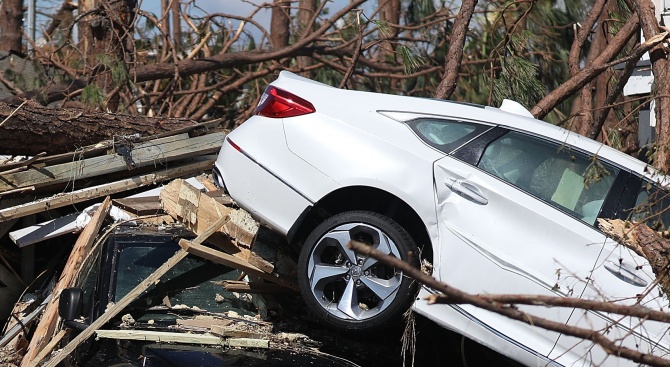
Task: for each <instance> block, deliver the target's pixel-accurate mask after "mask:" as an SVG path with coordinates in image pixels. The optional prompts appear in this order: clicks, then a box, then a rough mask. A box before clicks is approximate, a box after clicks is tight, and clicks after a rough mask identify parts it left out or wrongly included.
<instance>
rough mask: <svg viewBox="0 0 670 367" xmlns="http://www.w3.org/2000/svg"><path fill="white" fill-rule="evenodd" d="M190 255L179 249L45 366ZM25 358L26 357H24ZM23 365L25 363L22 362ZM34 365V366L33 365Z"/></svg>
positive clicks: (197, 240) (59, 358)
mask: <svg viewBox="0 0 670 367" xmlns="http://www.w3.org/2000/svg"><path fill="white" fill-rule="evenodd" d="M226 220H227V218H221V220H220V221H217V222H216V223H215V224H216V225H219V226H221V225H222V223H225V221H226ZM214 231H216V228H211V229H209V230H206V231H204V233H203V235H202V236H198V237H196V238H195V239H194V240H193V243H196V244H200V243H202V241H204V240H206V239H207V236H209V235H210V234H211V233H213V232H214ZM187 255H188V252H186V251H184V250H181V249H180V250H178V251H177V252H175V254H174V255H173V256H172V257H171V258H169V259H168V260H167V261H166V262H165V263H163V265H161V266H160V267H158V269H156V270H155V271H154V272H153V273H151V274H150V275H149V276H148V277H147V278H146V279H144V280H143V281H142V282H141V283H140V284H138V285H137V286H135V288H133V289H132V290H131V291H130V292H128V294H126V295H125V296H124V297H123V298H121V300H119V301H118V302H117V303H116V304H114V305H113V306H111V307H109V308H107V310H106V311H105V313H104V314H102V315H100V317H98V318H97V319H96V320H95V321H93V322H92V323H91V324H90V325H89V326H88V327H87V328H86V329H84V330H83V331H82V332H81V333H79V335H77V336H76V337H75V338H74V339H72V340H71V341H70V343H68V344H67V345H66V346H65V347H64V348H63V349H61V350H59V351H57V352H56V353H54V354H53V356H52V358H51V359H50V360H49V361H47V362H46V363H45V364H44V367H56V365H58V364H59V363H60V362H61V361H63V359H65V357H67V356H68V355H69V354H70V353H72V352H73V351H74V350H75V349H76V348H77V347H78V346H79V345H81V343H83V342H84V341H86V339H88V338H89V337H90V336H91V335H93V334H94V333H95V332H96V330H98V329H99V328H100V327H102V326H103V325H105V324H106V323H108V322H109V320H111V319H112V318H114V317H115V316H116V315H118V314H119V313H120V312H121V311H123V309H125V308H126V307H127V306H128V305H130V304H131V303H132V302H133V301H135V300H136V299H137V298H138V297H139V296H140V295H142V293H144V292H145V291H146V290H147V289H148V288H149V287H151V286H152V285H153V284H155V283H157V282H159V281H160V278H161V277H162V276H163V275H165V273H167V272H168V271H170V269H172V268H173V267H174V266H175V265H177V264H178V263H179V262H180V261H181V260H182V259H184V258H185V257H186V256H187ZM24 360H25V358H24ZM40 362H41V361H38V360H35V361H34V362H33V366H36V365H39V364H40ZM22 366H23V364H22ZM31 367H32V366H31Z"/></svg>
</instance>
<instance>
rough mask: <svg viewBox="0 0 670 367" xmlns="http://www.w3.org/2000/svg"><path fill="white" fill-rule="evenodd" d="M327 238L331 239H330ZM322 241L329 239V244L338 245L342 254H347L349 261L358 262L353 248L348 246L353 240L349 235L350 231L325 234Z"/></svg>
mask: <svg viewBox="0 0 670 367" xmlns="http://www.w3.org/2000/svg"><path fill="white" fill-rule="evenodd" d="M327 239H331V240H330V241H328V240H327ZM322 241H328V244H329V245H336V246H337V248H338V250H340V252H341V253H342V255H344V256H346V258H347V261H349V262H350V263H352V264H356V254H355V253H354V251H353V250H352V249H350V248H349V247H347V245H348V244H349V242H350V241H351V236H349V232H346V231H341V232H331V233H328V234H327V235H325V236H323V238H322Z"/></svg>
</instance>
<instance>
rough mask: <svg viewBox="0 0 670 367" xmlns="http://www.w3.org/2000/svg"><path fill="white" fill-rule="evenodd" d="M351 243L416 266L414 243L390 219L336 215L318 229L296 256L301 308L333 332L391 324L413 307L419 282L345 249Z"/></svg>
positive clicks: (375, 215)
mask: <svg viewBox="0 0 670 367" xmlns="http://www.w3.org/2000/svg"><path fill="white" fill-rule="evenodd" d="M352 239H355V240H358V241H361V242H364V243H367V244H369V245H371V246H373V247H374V248H376V249H377V250H380V251H382V252H384V253H386V254H391V255H393V256H395V257H397V258H399V259H402V260H404V261H407V262H409V263H410V264H412V265H413V266H415V267H416V266H418V265H419V258H418V251H417V247H416V244H415V243H414V240H413V239H412V237H410V235H409V233H408V232H407V231H406V230H405V229H404V228H402V227H401V226H400V225H398V224H397V223H396V222H395V221H394V220H392V219H391V218H388V217H386V216H384V215H381V214H378V213H374V212H369V211H349V212H344V213H340V214H337V215H334V216H332V217H330V218H328V219H327V220H325V221H324V222H323V223H321V224H320V225H319V226H317V227H316V228H315V229H314V230H313V231H312V232H311V234H310V235H309V236H308V237H307V239H306V240H305V243H304V245H303V247H302V250H301V252H300V258H299V261H298V281H299V283H300V291H301V293H302V295H303V298H304V300H305V303H306V304H307V306H308V307H309V308H310V309H311V310H312V311H313V312H314V313H315V314H316V316H317V317H318V318H319V319H321V320H323V321H324V322H325V323H326V324H328V325H330V326H332V327H335V328H337V329H341V330H359V331H369V330H374V329H378V328H381V327H384V326H387V325H390V323H393V322H395V321H397V320H398V319H399V318H400V316H402V314H403V313H404V312H405V311H406V310H407V309H408V308H409V307H410V305H411V304H412V303H413V302H414V299H415V297H416V294H417V292H418V283H417V282H416V281H415V280H414V279H411V278H409V277H406V276H403V274H402V272H400V271H399V270H397V269H395V268H393V267H389V266H386V265H383V264H381V263H380V262H377V261H376V260H374V259H372V258H366V257H364V256H362V255H360V254H357V253H355V252H354V251H353V250H351V249H349V248H347V244H348V243H349V241H351V240H352Z"/></svg>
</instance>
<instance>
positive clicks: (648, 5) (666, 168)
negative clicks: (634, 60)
mask: <svg viewBox="0 0 670 367" xmlns="http://www.w3.org/2000/svg"><path fill="white" fill-rule="evenodd" d="M633 7H634V8H635V11H636V12H637V13H638V14H639V16H640V25H641V27H642V33H643V34H644V38H645V40H650V39H652V38H653V37H655V36H657V35H659V33H660V30H659V20H658V19H656V13H655V11H654V3H653V2H652V1H651V0H633ZM649 57H650V59H651V71H652V73H653V75H654V86H655V90H652V91H651V93H652V95H653V96H654V98H655V100H656V111H655V113H656V145H657V148H658V151H657V152H656V160H655V162H654V165H655V166H656V168H658V169H660V170H661V171H663V172H666V173H667V172H670V83H668V82H667V80H668V76H670V62H668V59H667V56H666V53H665V50H664V47H663V45H660V44H659V45H658V46H656V47H655V48H653V49H652V50H650V51H649Z"/></svg>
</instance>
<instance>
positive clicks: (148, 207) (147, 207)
mask: <svg viewBox="0 0 670 367" xmlns="http://www.w3.org/2000/svg"><path fill="white" fill-rule="evenodd" d="M112 202H113V203H114V205H116V206H118V207H119V208H121V209H123V210H125V211H127V212H128V213H132V214H135V215H154V214H158V213H161V212H162V211H163V208H161V201H160V199H159V197H158V196H146V197H136V198H123V199H114V200H112Z"/></svg>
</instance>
